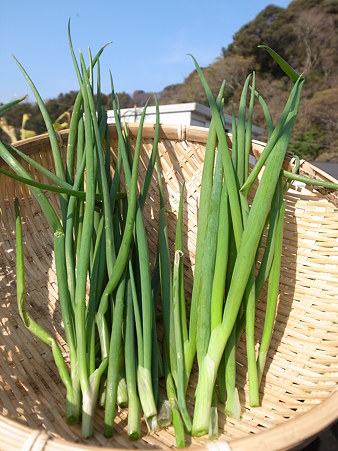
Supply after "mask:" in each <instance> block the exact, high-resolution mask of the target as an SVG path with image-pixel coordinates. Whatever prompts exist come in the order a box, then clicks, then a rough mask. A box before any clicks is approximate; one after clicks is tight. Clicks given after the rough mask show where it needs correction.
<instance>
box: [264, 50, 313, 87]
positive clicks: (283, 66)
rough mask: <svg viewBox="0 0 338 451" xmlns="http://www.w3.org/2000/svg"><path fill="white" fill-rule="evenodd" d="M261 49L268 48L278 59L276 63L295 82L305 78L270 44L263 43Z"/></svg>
mask: <svg viewBox="0 0 338 451" xmlns="http://www.w3.org/2000/svg"><path fill="white" fill-rule="evenodd" d="M258 48H259V49H264V50H266V51H267V52H268V53H269V55H270V56H272V58H273V59H274V60H275V61H276V63H277V64H278V65H279V66H280V68H281V69H282V70H283V72H284V73H285V74H286V75H287V76H288V77H289V78H290V79H291V80H292V81H293V83H296V81H297V80H298V79H299V78H300V79H301V80H304V78H303V77H302V76H301V75H299V74H298V72H296V71H295V69H293V68H292V67H291V66H290V64H289V63H288V62H287V61H285V59H284V58H282V57H281V56H280V55H278V53H277V52H275V51H274V50H273V49H271V48H270V47H269V46H267V45H264V44H261V45H259V46H258Z"/></svg>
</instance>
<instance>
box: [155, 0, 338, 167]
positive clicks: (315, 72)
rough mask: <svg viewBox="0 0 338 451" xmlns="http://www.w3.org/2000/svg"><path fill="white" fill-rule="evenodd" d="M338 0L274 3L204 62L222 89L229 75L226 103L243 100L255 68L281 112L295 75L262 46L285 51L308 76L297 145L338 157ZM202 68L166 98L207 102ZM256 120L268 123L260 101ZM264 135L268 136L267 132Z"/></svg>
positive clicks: (307, 152)
mask: <svg viewBox="0 0 338 451" xmlns="http://www.w3.org/2000/svg"><path fill="white" fill-rule="evenodd" d="M337 30H338V1H337V0H294V1H293V2H292V3H291V4H290V5H289V7H288V8H285V9H284V8H280V7H277V6H273V5H270V6H268V7H267V8H265V9H264V10H263V11H262V12H261V13H260V14H258V16H257V17H256V18H255V19H254V20H253V21H251V22H249V23H248V24H246V25H244V26H243V27H242V28H241V29H240V30H239V31H238V32H237V33H236V34H235V35H234V37H233V42H232V43H231V44H230V45H229V46H228V47H227V48H222V50H221V54H220V55H219V57H218V58H217V59H216V60H215V62H214V63H213V64H211V65H209V66H208V67H206V68H204V71H205V74H206V78H207V80H208V82H209V84H210V86H211V87H212V89H213V92H214V94H216V93H217V91H218V89H219V86H220V84H221V82H222V80H223V79H225V80H226V92H225V109H226V110H228V111H229V112H230V111H231V105H232V103H234V105H235V108H236V107H237V104H238V102H239V98H240V91H241V89H242V86H243V83H244V80H245V78H246V76H247V75H248V73H249V72H251V71H253V70H255V71H256V75H257V76H256V83H257V90H258V91H259V92H260V94H261V95H262V96H263V97H264V99H265V100H266V102H267V103H268V106H269V109H270V113H271V115H272V117H273V118H274V117H276V118H277V117H278V115H279V113H280V111H281V108H282V106H283V104H284V103H285V99H286V97H287V95H288V92H289V91H288V89H289V84H290V81H289V80H288V79H287V77H286V76H285V75H284V74H283V72H282V71H281V70H280V69H279V67H278V66H277V65H276V64H275V62H274V61H273V60H272V58H271V57H270V56H269V55H268V54H267V52H265V51H264V50H261V49H259V48H258V45H259V44H266V45H268V46H269V47H271V48H273V49H274V50H276V51H277V52H278V53H279V54H280V55H282V56H283V57H284V58H285V59H286V60H287V61H288V62H289V63H290V64H291V65H292V66H293V67H294V68H295V69H296V70H297V71H298V72H299V73H303V74H304V77H305V79H306V83H305V85H304V90H303V97H302V103H301V107H300V111H299V115H298V120H297V126H296V130H295V133H294V135H293V142H292V143H291V147H292V150H293V151H295V152H297V153H299V154H301V155H302V156H304V157H307V158H312V159H314V158H320V159H331V160H333V159H335V160H336V161H338V71H337V69H338V33H337ZM200 86H201V85H200V81H199V79H198V77H197V74H196V72H192V73H191V74H190V75H189V76H188V77H187V78H186V79H185V80H184V82H183V83H182V84H177V85H172V86H169V87H167V88H166V89H164V90H163V92H162V93H161V97H160V101H161V103H170V102H172V103H176V102H185V101H197V102H201V103H206V97H205V95H204V92H203V90H202V89H201V87H200ZM255 123H256V124H257V125H260V126H263V125H264V117H263V114H262V112H261V110H260V107H259V105H257V106H256V112H255ZM263 138H264V137H263Z"/></svg>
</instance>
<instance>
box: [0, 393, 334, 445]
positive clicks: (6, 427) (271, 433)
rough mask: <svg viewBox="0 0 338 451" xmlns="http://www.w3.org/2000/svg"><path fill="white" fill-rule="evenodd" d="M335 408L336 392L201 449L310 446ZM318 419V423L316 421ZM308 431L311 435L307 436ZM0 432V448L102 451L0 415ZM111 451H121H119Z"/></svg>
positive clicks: (326, 426)
mask: <svg viewBox="0 0 338 451" xmlns="http://www.w3.org/2000/svg"><path fill="white" fill-rule="evenodd" d="M337 404H338V388H337V389H335V390H334V391H333V392H332V394H331V395H330V396H329V397H328V398H326V399H325V400H324V401H322V402H321V403H319V404H317V405H315V406H314V407H313V408H312V409H310V410H308V411H307V412H304V413H302V414H300V415H297V416H296V417H294V418H293V419H291V420H287V421H285V422H284V423H280V424H277V425H276V426H273V427H271V428H267V429H265V430H263V431H261V432H257V433H255V434H250V435H249V436H248V437H242V438H239V439H234V440H231V441H229V442H228V441H226V440H224V439H220V440H218V441H217V442H210V443H205V445H204V448H205V449H228V450H231V451H246V450H247V449H248V448H249V447H250V448H251V449H262V448H263V447H264V446H265V447H266V448H267V449H269V450H271V451H278V450H281V449H283V450H286V449H289V450H290V449H297V448H298V447H299V446H300V445H304V444H305V443H306V442H307V443H308V442H310V441H311V440H312V439H313V438H315V437H316V436H317V435H318V434H319V433H320V432H322V431H323V430H325V429H326V428H328V427H329V426H330V425H332V424H333V423H334V422H335V421H336V420H337V418H338V410H337ZM319 419H320V421H318V420H319ZM309 430H310V431H311V434H310V435H309ZM0 431H1V437H2V440H3V442H2V443H3V444H5V443H6V440H8V441H9V440H11V439H13V438H14V439H15V440H16V443H17V444H20V445H21V446H20V449H29V450H31V449H35V448H33V447H34V444H35V442H36V441H37V440H40V442H43V444H42V445H43V446H41V445H40V446H41V447H40V448H39V449H43V450H44V451H53V450H56V449H69V450H74V451H76V450H80V449H82V450H85V449H88V450H90V451H99V450H102V447H97V446H89V445H83V444H77V443H72V442H70V441H68V440H63V439H60V438H58V437H54V436H52V435H51V434H48V431H47V432H46V431H44V430H38V429H32V428H30V427H28V426H25V425H23V424H20V423H18V422H17V421H15V420H11V419H9V418H6V417H4V416H2V415H0ZM27 444H30V447H28V448H27ZM215 444H216V445H215ZM281 444H282V445H281ZM215 446H216V448H215ZM63 447H64V448H63ZM4 449H5V448H4ZM113 449H114V450H116V451H122V448H113ZM140 449H142V448H140ZM188 449H189V450H190V451H197V449H201V447H199V448H197V447H195V446H192V447H189V448H188Z"/></svg>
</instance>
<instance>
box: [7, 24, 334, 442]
mask: <svg viewBox="0 0 338 451" xmlns="http://www.w3.org/2000/svg"><path fill="white" fill-rule="evenodd" d="M68 33H69V43H70V50H71V55H72V58H73V62H74V67H75V70H76V74H77V78H78V82H79V93H78V96H77V99H76V102H75V104H74V108H73V112H72V117H71V123H70V129H69V135H68V144H67V154H66V161H65V162H64V161H63V159H62V156H61V152H60V147H59V141H58V138H57V134H56V132H55V131H54V128H53V124H52V122H51V120H50V117H49V115H48V112H47V110H46V107H45V105H44V103H43V101H42V99H41V97H40V95H39V93H38V91H37V89H36V87H35V85H34V84H33V82H32V80H31V79H30V78H29V76H28V74H27V73H26V71H25V69H24V68H23V67H22V66H21V65H20V63H19V62H18V61H16V62H17V64H18V66H19V67H20V69H21V71H22V72H23V74H24V76H25V77H26V79H27V81H28V83H29V85H30V87H31V89H32V91H33V93H34V95H35V97H36V101H37V103H38V105H39V107H40V110H41V113H42V115H43V118H44V121H45V124H46V128H47V131H48V133H49V139H50V145H51V151H52V154H53V159H54V165H55V173H54V172H51V171H49V170H48V169H46V168H45V167H43V166H41V165H40V164H39V163H37V162H36V161H35V160H34V159H32V158H30V157H29V156H27V155H25V154H24V153H22V152H21V151H20V150H19V149H16V148H15V147H13V146H11V145H8V144H5V143H3V142H0V156H1V158H2V159H3V160H4V161H5V162H6V163H7V165H8V167H9V170H5V169H0V170H1V172H2V173H4V174H6V175H7V176H9V177H12V178H15V179H17V180H19V181H21V182H23V183H26V184H27V185H29V186H30V189H31V192H32V193H33V195H34V196H35V198H36V200H37V201H38V202H39V204H40V206H41V209H42V211H43V213H44V215H45V217H46V219H47V221H48V223H49V226H50V227H51V229H52V231H53V234H54V256H55V267H56V274H57V282H58V293H59V300H60V306H61V311H62V317H63V324H64V331H65V337H66V341H67V344H68V347H69V361H70V364H69V365H68V364H66V362H65V359H64V356H63V355H62V353H61V350H60V348H59V346H58V343H57V342H56V340H55V338H54V337H53V336H51V335H50V334H49V333H48V332H47V331H45V330H44V329H43V328H42V327H41V326H40V325H39V324H38V322H36V321H35V320H34V319H33V318H32V317H31V316H30V314H29V312H28V311H27V308H26V289H25V275H24V257H23V240H22V225H21V216H20V207H19V202H20V200H19V199H16V200H15V211H16V240H17V300H18V308H19V312H20V315H21V317H22V320H23V322H24V324H25V326H26V327H27V328H28V329H29V330H30V331H31V332H32V333H33V334H34V335H36V336H37V337H39V338H40V339H41V340H42V341H43V342H44V343H46V344H47V345H49V346H50V347H51V350H52V353H53V356H54V360H55V363H56V366H57V369H58V372H59V374H60V378H61V380H62V382H63V383H64V385H65V388H66V409H65V410H66V421H67V422H68V423H69V424H71V425H72V424H75V423H77V422H78V421H80V420H81V422H82V434H83V437H84V438H87V437H90V436H91V435H92V433H93V428H94V416H95V411H96V408H97V407H98V406H100V407H102V408H104V412H105V416H104V435H105V436H106V437H110V436H111V435H112V434H113V432H114V419H115V415H116V410H117V406H119V407H122V408H123V407H125V406H126V407H128V430H127V432H128V437H129V438H130V439H131V440H135V439H138V438H139V437H140V436H141V418H142V417H143V418H144V419H145V421H146V422H147V425H148V428H149V430H157V429H160V428H161V427H165V426H168V425H169V424H171V423H172V424H173V426H174V429H175V434H176V442H177V446H178V447H183V446H185V434H186V433H188V434H192V435H194V436H201V435H205V434H209V437H210V438H215V437H217V435H218V421H217V405H218V402H221V403H223V404H224V409H225V413H226V414H227V415H229V416H232V417H236V418H238V417H240V412H241V406H240V403H239V396H238V391H237V388H236V347H237V343H238V340H239V338H240V336H241V334H242V332H243V331H244V330H245V334H246V346H247V362H248V375H249V392H250V405H251V406H258V405H259V386H260V381H261V378H262V374H263V371H264V364H265V360H266V355H267V351H268V348H269V344H270V340H271V335H272V332H273V326H274V320H275V314H276V308H277V299H278V286H279V274H280V262H281V249H282V238H283V217H284V211H285V201H284V199H283V195H284V193H285V191H286V190H287V188H288V185H289V183H290V179H291V177H292V178H293V179H294V178H297V177H298V176H297V174H296V172H297V165H296V166H295V173H294V174H290V173H287V172H286V171H284V170H283V169H282V164H283V161H284V158H285V154H286V151H287V148H288V143H289V139H290V136H291V133H292V129H293V126H294V123H295V119H296V115H297V109H298V105H299V101H300V95H301V90H302V86H303V84H304V79H303V78H302V77H301V76H299V75H298V74H297V73H296V72H295V71H294V70H293V69H292V68H291V67H290V66H289V65H288V63H286V62H285V61H284V60H283V59H282V58H281V57H280V56H278V55H277V54H276V53H275V52H274V51H273V50H271V49H269V48H268V47H265V49H266V50H267V51H268V52H269V53H270V54H271V55H272V57H273V58H274V59H275V60H276V61H277V63H278V64H279V65H280V66H281V68H282V69H283V70H284V71H285V73H286V74H287V75H288V76H289V77H290V79H291V80H292V82H293V87H292V90H291V92H290V95H289V98H288V100H287V102H286V104H285V106H284V109H283V112H282V114H281V116H280V118H279V120H278V121H277V123H276V125H275V126H274V125H273V123H272V119H271V117H270V114H269V111H268V107H267V105H266V103H265V102H264V100H263V98H262V97H261V96H260V94H259V93H258V92H257V91H256V89H255V74H254V73H252V74H250V75H249V76H248V78H247V79H246V81H245V84H244V87H243V92H242V96H241V100H240V105H239V111H238V115H237V116H238V119H237V120H236V117H235V111H234V108H233V112H232V114H233V127H232V146H231V149H229V148H228V141H227V136H226V132H225V129H224V123H223V118H224V116H223V100H222V99H223V91H224V83H223V85H222V86H221V87H220V91H219V94H218V97H217V99H215V98H214V97H213V95H212V93H211V91H210V88H209V86H208V84H207V82H206V79H205V77H204V75H203V72H202V70H201V69H200V67H199V66H198V63H197V61H196V60H195V59H194V58H193V57H192V58H193V61H194V64H195V66H196V70H197V72H198V74H199V76H200V79H201V82H202V85H203V87H204V89H205V91H206V94H207V97H208V101H209V104H210V108H211V111H212V121H211V125H210V129H209V134H208V141H207V144H206V150H205V158H204V164H203V175H202V183H201V190H200V203H199V214H198V231H197V241H196V260H195V271H194V280H193V291H192V298H191V300H190V302H188V301H187V300H186V299H185V296H186V293H185V289H184V276H185V274H184V270H183V262H184V258H185V256H184V254H183V238H182V227H183V208H184V205H183V193H184V185H183V186H182V191H181V200H180V204H179V211H178V216H177V225H176V239H175V253H174V260H173V261H171V259H170V249H169V243H168V235H167V212H166V207H165V201H164V186H163V182H162V176H161V165H160V159H159V155H158V149H157V145H158V141H159V124H160V119H159V107H158V103H157V99H156V96H155V103H156V108H157V121H156V125H155V136H154V140H153V149H152V152H151V155H150V159H149V165H148V168H147V173H146V176H145V179H144V182H143V184H140V183H139V179H138V174H139V163H140V154H141V152H142V126H143V122H144V118H145V114H146V108H147V105H146V106H145V108H144V110H143V114H142V117H141V120H140V124H139V129H138V136H137V140H136V145H135V148H134V149H132V148H131V144H130V138H129V136H128V128H127V127H126V126H125V124H123V123H122V121H121V117H120V111H119V102H118V96H117V95H116V94H115V92H114V86H113V82H112V77H111V86H112V99H113V105H112V107H113V109H114V115H115V121H116V130H117V134H118V151H117V157H116V158H112V155H113V154H112V152H111V145H110V135H109V129H108V125H107V112H106V111H105V110H104V109H103V108H102V106H101V102H100V93H101V88H100V55H101V53H102V51H103V49H104V47H103V48H102V49H100V51H99V52H98V53H97V55H95V56H94V57H93V56H92V54H91V53H90V52H89V64H88V66H87V65H86V63H85V60H84V57H83V55H82V53H81V52H80V54H79V60H77V58H76V56H75V53H74V50H73V46H72V41H71V35H70V30H68ZM95 74H97V76H96V83H95V82H94V78H95V77H94V75H95ZM257 99H258V101H259V102H260V103H261V106H262V108H263V110H264V114H265V118H266V123H267V128H268V134H269V136H268V140H267V144H266V147H265V149H264V151H263V153H262V155H261V157H260V158H259V160H258V161H257V162H256V164H255V165H254V167H253V169H252V170H251V171H250V168H249V154H250V149H251V140H252V138H251V128H252V120H253V106H254V102H255V100H257ZM21 100H22V99H18V100H17V101H14V102H11V103H9V104H6V105H3V106H2V107H1V111H0V114H1V113H3V112H4V111H5V110H6V109H8V108H11V107H13V106H14V105H15V104H16V103H18V102H19V101H21ZM20 159H22V160H24V161H25V162H26V163H28V165H30V166H31V167H32V168H34V169H35V170H36V171H38V172H40V173H41V174H42V175H43V176H45V177H47V178H48V179H49V181H50V184H42V183H40V182H38V181H37V180H35V179H34V178H33V177H32V175H31V174H30V173H29V172H28V171H27V170H26V169H25V167H24V166H23V165H22V164H21V163H20ZM263 167H264V170H263V171H262V169H263ZM262 172H263V173H262ZM258 176H260V181H259V183H258V184H257V183H256V180H257V179H258ZM154 177H157V182H158V183H157V184H158V189H159V198H160V211H159V218H158V221H159V226H158V251H157V256H156V262H155V264H154V265H152V264H151V263H153V262H150V257H149V251H148V245H147V234H146V229H145V224H144V214H143V209H144V205H145V203H146V201H147V193H148V190H149V186H150V183H151V180H152V179H153V178H154ZM303 181H306V182H308V183H312V181H311V180H304V179H303ZM254 184H255V186H256V185H257V187H255V193H254V196H253V201H252V202H249V200H248V194H249V193H251V191H252V187H253V185H254ZM323 184H324V183H323ZM325 186H326V187H328V188H336V187H337V186H335V185H334V184H326V185H325ZM256 188H257V189H256ZM46 191H53V192H56V193H59V199H60V212H57V211H55V209H54V208H53V206H52V204H51V203H50V201H49V200H48V197H47V196H46V194H45V192H46ZM264 234H265V235H266V239H264V240H263V235H264ZM263 242H264V243H265V244H264V248H263V247H262V243H263ZM259 255H260V258H259ZM152 267H153V270H152V271H151V268H152ZM267 280H268V288H267V308H266V317H265V323H264V330H263V334H262V337H261V343H260V347H259V353H258V355H256V351H255V338H254V330H255V306H256V303H257V301H258V299H259V296H260V294H261V291H262V288H263V286H264V284H265V283H266V281H267ZM188 306H189V308H188ZM159 321H161V322H162V325H161V328H160V329H161V330H162V329H163V331H164V332H163V336H160V334H159V333H158V331H157V329H158V327H157V326H158V322H159ZM195 359H196V361H197V365H198V384H197V388H196V393H195V401H196V402H195V408H194V412H193V416H191V414H192V412H191V411H189V410H188V408H187V404H186V391H187V387H188V384H189V379H190V375H191V372H192V367H193V363H194V361H195ZM161 380H163V381H164V382H162V386H163V385H164V386H165V390H166V394H167V399H161V396H160V390H159V386H160V384H161Z"/></svg>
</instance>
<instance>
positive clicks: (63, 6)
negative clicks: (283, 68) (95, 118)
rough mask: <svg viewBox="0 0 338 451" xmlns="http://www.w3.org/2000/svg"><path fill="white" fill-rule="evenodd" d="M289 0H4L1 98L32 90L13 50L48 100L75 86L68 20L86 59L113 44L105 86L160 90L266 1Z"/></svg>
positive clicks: (207, 57)
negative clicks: (107, 44) (103, 46)
mask: <svg viewBox="0 0 338 451" xmlns="http://www.w3.org/2000/svg"><path fill="white" fill-rule="evenodd" d="M271 3H273V4H275V5H278V6H281V7H286V6H288V5H289V4H290V3H291V0H271V1H269V0H254V1H253V0H237V1H236V0H235V1H226V0H224V1H221V0H194V1H188V0H178V1H177V0H172V1H161V0H157V1H153V0H150V1H146V0H144V1H137V0H129V1H127V0H120V1H116V0H110V1H102V0H97V1H95V0H92V1H87V0H82V1H79V0H68V1H64V0H58V1H53V2H52V1H47V0H30V1H22V0H1V1H0V6H1V8H0V67H1V70H0V102H7V101H9V100H13V99H14V98H16V97H19V96H22V95H25V94H28V95H29V99H30V100H33V97H32V94H31V92H30V90H29V87H28V85H27V83H26V81H25V79H24V77H23V76H22V74H21V72H20V70H19V68H18V67H17V66H16V64H15V62H14V60H13V58H12V56H11V55H12V54H13V55H15V56H16V57H17V58H18V60H19V61H20V62H21V64H22V65H23V66H24V67H25V69H26V70H27V72H28V73H29V75H30V76H31V78H32V79H33V81H34V83H35V84H36V86H37V88H38V90H39V91H40V94H41V96H42V98H43V99H48V98H52V97H56V96H57V95H58V94H59V93H61V92H64V93H65V92H69V91H71V90H77V89H78V85H77V81H76V76H75V72H74V69H73V65H72V60H71V57H70V53H69V47H68V37H67V23H68V19H69V18H70V19H71V32H72V38H73V44H74V48H75V49H81V50H82V52H83V53H84V55H85V56H87V50H88V46H90V48H91V50H92V53H95V52H96V51H97V50H98V49H99V48H100V47H101V46H102V45H103V44H105V43H107V42H110V41H112V44H111V45H109V46H108V47H107V48H106V49H105V51H104V53H103V55H102V57H101V73H102V75H101V77H102V91H103V92H104V93H107V94H108V93H109V91H110V82H109V69H110V70H111V71H112V74H113V78H114V83H115V89H116V90H117V91H120V92H121V91H126V92H128V93H130V94H131V93H132V92H133V91H135V90H136V89H142V90H144V91H156V92H158V91H160V90H162V89H163V88H164V87H165V86H167V85H170V84H175V83H180V82H182V81H183V80H184V78H185V77H186V76H187V75H188V74H189V73H190V72H191V71H192V70H193V64H192V61H191V59H190V58H189V57H188V56H187V53H191V54H193V55H194V56H195V57H196V59H197V61H198V62H199V64H200V65H201V66H205V65H208V64H209V63H211V62H212V61H214V60H215V58H217V56H219V55H220V51H221V48H222V47H226V46H227V45H228V44H230V43H231V41H232V37H233V35H234V33H236V32H237V31H238V30H239V29H240V27H241V26H242V25H244V24H245V23H247V22H248V21H250V20H252V19H254V18H255V16H256V15H257V14H258V13H259V12H260V11H261V10H262V9H264V8H265V7H266V6H267V5H269V4H271Z"/></svg>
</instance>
